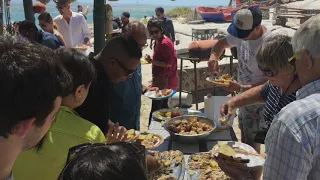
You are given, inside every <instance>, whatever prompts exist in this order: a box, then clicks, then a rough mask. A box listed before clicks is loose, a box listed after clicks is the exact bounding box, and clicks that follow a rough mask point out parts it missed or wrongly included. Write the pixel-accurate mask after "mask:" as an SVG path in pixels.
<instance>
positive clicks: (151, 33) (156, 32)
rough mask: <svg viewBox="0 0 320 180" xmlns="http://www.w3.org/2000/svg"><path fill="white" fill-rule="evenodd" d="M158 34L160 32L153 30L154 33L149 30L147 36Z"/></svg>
mask: <svg viewBox="0 0 320 180" xmlns="http://www.w3.org/2000/svg"><path fill="white" fill-rule="evenodd" d="M160 32H161V31H160V30H155V31H151V30H149V34H150V35H153V34H159V33H160Z"/></svg>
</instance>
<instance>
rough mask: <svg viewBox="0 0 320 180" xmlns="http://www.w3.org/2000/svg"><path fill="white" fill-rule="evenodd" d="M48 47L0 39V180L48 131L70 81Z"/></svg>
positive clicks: (8, 178) (7, 176)
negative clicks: (21, 154)
mask: <svg viewBox="0 0 320 180" xmlns="http://www.w3.org/2000/svg"><path fill="white" fill-rule="evenodd" d="M57 59H58V57H57V56H56V54H55V53H54V52H53V51H52V50H51V49H49V48H47V47H44V46H41V45H39V44H33V43H26V42H20V41H17V40H15V39H14V38H12V37H0V71H1V74H2V75H1V81H0V82H1V88H0V92H1V93H0V98H1V102H0V107H1V117H0V147H1V148H0V159H1V161H0V179H5V180H12V179H13V176H14V175H13V174H12V172H11V171H12V166H13V164H14V163H15V161H16V159H17V157H18V155H19V154H20V153H21V152H23V151H26V150H29V149H31V148H32V147H34V146H35V145H36V144H38V142H39V141H40V140H41V139H42V138H43V137H44V135H45V134H46V133H47V131H48V129H49V128H50V126H51V124H52V123H53V120H54V118H55V115H56V113H57V112H58V110H59V107H60V104H61V99H62V98H61V97H62V96H64V95H65V92H67V91H68V90H69V88H70V87H69V85H70V83H71V78H70V76H69V74H68V72H67V71H66V70H65V69H64V68H63V66H61V64H60V63H59V62H58V61H57Z"/></svg>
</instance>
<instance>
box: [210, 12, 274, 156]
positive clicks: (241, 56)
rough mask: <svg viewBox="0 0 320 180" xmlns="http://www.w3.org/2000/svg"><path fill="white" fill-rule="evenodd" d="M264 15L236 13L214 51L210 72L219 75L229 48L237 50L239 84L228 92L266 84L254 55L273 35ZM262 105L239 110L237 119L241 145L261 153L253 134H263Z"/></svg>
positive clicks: (233, 83)
mask: <svg viewBox="0 0 320 180" xmlns="http://www.w3.org/2000/svg"><path fill="white" fill-rule="evenodd" d="M261 21H262V14H261V11H260V8H259V7H249V8H243V9H241V10H239V11H237V12H236V14H235V16H234V18H233V22H232V23H231V25H230V26H229V27H228V33H229V34H230V35H228V36H227V37H225V38H222V39H220V40H219V41H218V42H217V43H216V44H215V46H214V47H213V48H212V54H211V56H210V58H209V61H208V66H209V71H210V72H212V73H216V72H219V71H220V70H219V64H218V61H219V57H220V56H221V54H222V53H223V51H224V50H225V49H226V48H231V47H237V54H238V64H239V65H238V76H237V77H238V82H231V83H230V85H229V86H228V87H227V88H226V90H227V91H229V92H234V91H236V92H240V93H241V92H244V91H246V90H248V89H250V88H252V87H255V86H258V85H261V84H264V83H265V82H266V79H265V78H263V72H262V71H261V70H260V69H259V68H258V64H257V60H256V58H255V55H256V54H257V50H258V48H259V46H260V45H261V44H263V43H264V42H265V41H266V40H267V39H268V38H269V37H270V36H271V31H269V30H267V28H266V27H265V26H263V25H261ZM262 113H263V105H261V104H258V105H251V106H246V107H242V108H239V113H238V119H239V128H240V130H241V142H243V143H246V144H249V145H250V146H252V147H254V149H256V150H257V151H258V152H260V144H258V143H255V142H254V137H255V134H254V133H253V132H255V131H259V130H260V120H261V121H262V118H263V117H262Z"/></svg>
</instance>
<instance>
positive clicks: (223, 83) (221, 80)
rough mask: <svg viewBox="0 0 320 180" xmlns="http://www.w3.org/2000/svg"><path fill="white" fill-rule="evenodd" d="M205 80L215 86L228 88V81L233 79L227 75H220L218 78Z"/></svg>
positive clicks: (211, 77)
mask: <svg viewBox="0 0 320 180" xmlns="http://www.w3.org/2000/svg"><path fill="white" fill-rule="evenodd" d="M206 80H207V81H209V82H211V83H213V84H214V85H216V86H220V87H227V86H229V84H230V81H232V80H233V78H232V77H231V76H230V75H229V74H222V75H221V76H219V77H214V76H210V77H207V78H206Z"/></svg>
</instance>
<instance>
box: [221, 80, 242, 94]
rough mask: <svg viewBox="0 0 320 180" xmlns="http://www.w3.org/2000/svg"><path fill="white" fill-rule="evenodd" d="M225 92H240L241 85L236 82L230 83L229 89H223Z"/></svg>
mask: <svg viewBox="0 0 320 180" xmlns="http://www.w3.org/2000/svg"><path fill="white" fill-rule="evenodd" d="M222 88H223V89H224V90H226V91H228V92H235V91H236V92H239V91H240V88H241V85H240V84H239V83H237V82H235V81H230V83H229V86H227V87H222Z"/></svg>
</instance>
